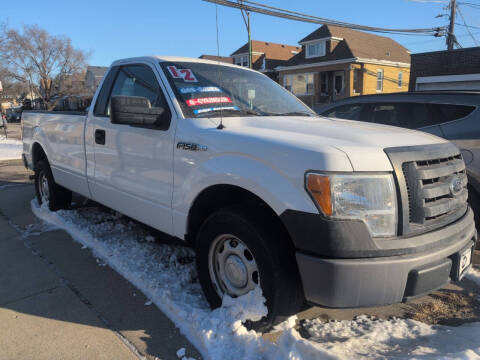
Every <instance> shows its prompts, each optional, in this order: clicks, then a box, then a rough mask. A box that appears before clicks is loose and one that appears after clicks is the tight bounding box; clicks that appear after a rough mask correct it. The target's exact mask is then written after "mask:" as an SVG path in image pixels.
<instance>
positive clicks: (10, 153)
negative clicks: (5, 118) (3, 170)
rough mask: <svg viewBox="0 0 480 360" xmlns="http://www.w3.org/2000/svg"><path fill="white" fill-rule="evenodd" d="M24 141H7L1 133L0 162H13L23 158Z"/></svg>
mask: <svg viewBox="0 0 480 360" xmlns="http://www.w3.org/2000/svg"><path fill="white" fill-rule="evenodd" d="M22 148H23V145H22V141H21V140H16V139H5V138H4V137H1V133H0V160H13V159H21V158H22Z"/></svg>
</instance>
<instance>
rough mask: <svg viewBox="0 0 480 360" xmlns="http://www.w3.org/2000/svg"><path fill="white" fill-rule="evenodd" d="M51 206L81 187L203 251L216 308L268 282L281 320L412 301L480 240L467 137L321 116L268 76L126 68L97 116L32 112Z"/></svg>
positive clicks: (36, 163) (29, 159)
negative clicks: (310, 308)
mask: <svg viewBox="0 0 480 360" xmlns="http://www.w3.org/2000/svg"><path fill="white" fill-rule="evenodd" d="M23 121H24V128H23V135H24V161H25V164H26V166H28V167H30V168H32V169H33V170H34V171H35V179H36V181H35V182H36V190H37V198H38V201H39V203H48V206H49V207H50V209H51V210H56V209H60V208H68V206H69V203H70V200H71V193H72V191H73V192H76V193H79V194H81V195H83V196H85V197H87V198H90V199H93V200H95V201H97V202H99V203H101V204H103V205H105V206H108V207H110V208H112V209H114V210H116V211H119V212H121V213H123V214H125V215H128V216H130V217H132V218H134V219H136V220H138V221H141V222H143V223H145V224H147V225H149V226H151V227H153V228H155V229H158V230H160V231H162V232H164V233H166V234H168V235H170V236H172V237H175V238H179V239H181V240H184V241H185V242H186V243H187V244H189V245H190V246H192V247H194V248H195V250H196V254H197V258H196V263H197V270H198V276H199V280H200V283H201V285H202V288H203V290H204V292H205V295H206V298H207V300H208V301H209V303H210V304H211V305H212V307H217V306H220V305H221V303H222V299H223V297H224V296H230V297H238V296H242V295H244V294H246V293H247V292H249V291H251V290H253V289H255V288H256V287H260V288H261V289H262V291H263V295H264V297H265V299H266V305H267V308H268V310H269V312H268V315H267V316H266V317H265V318H264V319H262V320H260V321H259V322H258V324H257V325H258V326H259V327H265V326H270V325H271V324H273V323H276V322H278V321H281V320H282V319H284V318H285V317H286V316H289V315H291V314H292V313H295V312H296V311H298V310H299V309H300V308H301V307H302V306H303V304H304V303H305V301H308V302H311V303H316V304H320V305H323V306H329V307H359V306H370V305H379V304H391V303H395V302H401V301H407V300H408V299H411V298H413V297H416V296H420V295H423V294H426V293H428V292H430V291H432V290H433V289H436V288H438V287H441V286H443V285H445V284H446V283H448V282H450V281H456V280H459V279H461V277H462V276H463V275H464V274H465V272H466V271H467V270H468V268H469V266H470V262H471V255H472V251H473V247H474V245H475V242H476V239H477V235H476V230H475V226H474V222H473V213H472V211H471V209H470V208H469V206H468V204H467V197H468V191H467V176H466V173H465V164H464V162H463V159H462V155H461V154H460V152H459V150H458V149H457V148H456V147H455V145H453V144H451V143H449V142H448V141H446V140H443V139H441V138H438V137H436V136H434V135H430V134H425V133H421V132H418V131H414V130H408V129H400V128H395V127H391V126H384V125H377V124H368V123H361V122H356V121H348V120H340V119H330V118H323V117H319V116H317V115H316V114H315V113H314V112H313V111H312V110H311V109H309V108H308V107H307V106H306V105H305V104H303V103H302V102H301V101H299V100H298V99H297V98H296V97H294V96H293V95H292V94H291V93H290V92H288V91H287V90H285V89H284V88H283V87H281V86H280V85H278V84H277V83H275V82H273V81H272V80H270V79H269V78H268V77H266V76H265V75H263V74H261V73H258V72H256V71H253V70H250V69H245V68H241V67H239V66H236V65H230V64H223V63H218V62H214V61H209V60H203V59H189V58H177V57H143V58H133V59H125V60H119V61H116V62H114V63H113V64H112V66H111V68H110V69H109V71H108V73H107V74H106V76H105V78H104V79H103V82H102V84H101V85H100V86H99V88H98V90H97V93H96V94H95V96H94V98H93V101H92V106H91V107H90V109H89V110H88V113H81V112H24V116H23Z"/></svg>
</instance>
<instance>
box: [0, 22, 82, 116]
mask: <svg viewBox="0 0 480 360" xmlns="http://www.w3.org/2000/svg"><path fill="white" fill-rule="evenodd" d="M0 49H1V52H0V64H2V67H3V68H4V71H5V72H6V76H7V77H9V78H11V79H15V80H16V81H18V82H21V83H23V84H25V85H26V87H27V88H29V90H30V92H31V93H34V94H35V95H36V96H38V97H40V99H41V100H42V101H43V103H44V104H45V105H46V107H47V109H48V110H51V109H53V108H54V107H55V105H56V103H57V102H58V101H59V99H60V98H61V97H62V96H65V95H81V92H82V91H83V86H81V84H80V83H81V80H82V79H83V78H82V75H81V74H82V73H83V72H84V71H85V68H86V59H87V57H88V54H87V53H86V52H85V51H82V50H79V49H75V48H74V47H73V46H72V44H71V40H70V39H69V38H66V37H57V36H53V35H50V34H49V33H48V32H47V31H46V30H44V29H42V28H40V27H39V26H37V25H25V26H23V28H22V30H21V31H18V30H16V29H11V28H8V27H7V26H6V25H3V26H2V27H1V29H0Z"/></svg>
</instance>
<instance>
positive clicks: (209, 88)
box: [178, 86, 222, 94]
mask: <svg viewBox="0 0 480 360" xmlns="http://www.w3.org/2000/svg"><path fill="white" fill-rule="evenodd" d="M178 90H179V91H180V93H181V94H193V93H202V92H222V90H220V88H218V87H216V86H192V87H186V88H180V89H178Z"/></svg>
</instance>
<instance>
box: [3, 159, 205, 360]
mask: <svg viewBox="0 0 480 360" xmlns="http://www.w3.org/2000/svg"><path fill="white" fill-rule="evenodd" d="M29 175H30V173H29V172H27V171H26V170H25V169H24V168H23V166H22V164H21V161H19V160H18V161H17V160H16V161H8V162H0V274H1V275H0V360H7V359H8V360H10V359H48V360H51V359H118V360H120V359H138V358H140V359H142V358H147V359H156V358H158V359H178V358H177V356H176V352H177V350H179V349H180V348H182V347H184V348H186V354H187V355H188V356H191V357H194V358H196V359H200V358H201V356H200V354H199V353H198V352H197V350H196V349H195V348H194V347H193V346H192V345H191V344H190V343H189V342H188V340H187V339H186V338H185V337H184V336H183V335H182V334H180V332H179V330H178V329H177V328H176V327H175V325H174V324H173V323H172V322H171V321H170V320H169V319H168V318H167V317H166V316H165V315H164V314H163V313H162V312H161V311H160V310H158V309H157V308H156V307H155V306H154V305H152V306H146V305H145V303H146V302H147V301H148V299H147V298H146V297H145V296H143V294H142V293H141V292H139V291H138V290H137V289H136V288H135V287H134V286H133V285H132V284H130V283H129V282H128V281H127V280H125V279H124V278H123V277H121V276H120V275H118V274H117V273H116V272H115V271H114V270H112V269H111V268H109V267H108V266H104V267H102V266H99V265H98V263H97V262H96V259H95V257H94V256H93V255H92V254H91V252H90V251H89V250H85V249H81V245H79V244H78V243H75V242H74V241H73V240H72V239H71V238H70V236H69V235H68V234H67V233H66V232H64V231H61V230H54V231H47V232H41V233H40V234H39V235H35V233H36V232H35V231H32V233H33V234H32V235H31V236H28V237H23V236H22V234H23V233H24V231H25V230H28V229H30V230H31V229H34V228H35V227H38V226H40V222H39V220H38V219H37V218H36V217H35V216H34V215H33V213H32V212H31V210H30V201H31V200H32V199H33V197H34V188H33V185H32V184H31V180H30V179H29Z"/></svg>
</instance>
